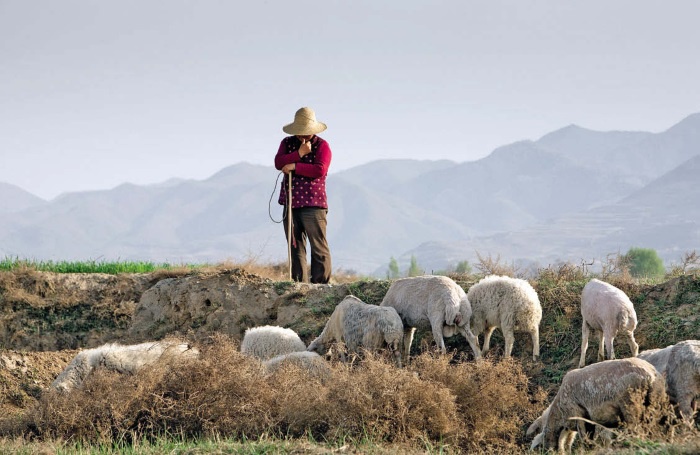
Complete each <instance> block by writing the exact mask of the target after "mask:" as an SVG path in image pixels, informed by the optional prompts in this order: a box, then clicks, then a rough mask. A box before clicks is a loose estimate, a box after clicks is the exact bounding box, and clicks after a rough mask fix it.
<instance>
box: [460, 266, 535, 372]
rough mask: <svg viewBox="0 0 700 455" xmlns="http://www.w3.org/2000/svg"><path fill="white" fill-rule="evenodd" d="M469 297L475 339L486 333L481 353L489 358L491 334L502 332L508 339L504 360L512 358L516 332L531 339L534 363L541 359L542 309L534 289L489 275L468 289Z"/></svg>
mask: <svg viewBox="0 0 700 455" xmlns="http://www.w3.org/2000/svg"><path fill="white" fill-rule="evenodd" d="M467 297H468V298H469V302H470V303H471V306H472V320H471V328H472V332H473V333H474V335H476V336H477V342H478V336H479V335H480V334H481V333H484V345H483V349H482V351H481V354H482V355H486V353H487V352H488V350H489V347H490V343H491V334H493V331H494V330H495V329H496V328H500V329H501V332H503V338H504V339H505V352H504V356H505V357H510V354H511V352H512V350H513V343H514V342H515V332H527V333H529V334H530V337H531V338H532V359H533V360H537V358H538V357H539V356H540V331H539V326H540V321H541V320H542V306H541V305H540V300H539V298H538V297H537V292H536V291H535V289H534V288H533V287H532V286H531V285H530V283H528V282H527V281H525V280H522V279H519V278H511V277H507V276H499V275H489V276H487V277H485V278H482V279H481V280H480V281H479V282H478V283H476V284H475V285H473V286H472V287H470V288H469V292H467Z"/></svg>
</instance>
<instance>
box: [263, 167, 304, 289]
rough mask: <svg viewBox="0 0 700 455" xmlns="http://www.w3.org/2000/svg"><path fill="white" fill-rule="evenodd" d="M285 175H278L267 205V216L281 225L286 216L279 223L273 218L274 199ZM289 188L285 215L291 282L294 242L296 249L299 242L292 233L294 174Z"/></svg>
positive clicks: (289, 179)
mask: <svg viewBox="0 0 700 455" xmlns="http://www.w3.org/2000/svg"><path fill="white" fill-rule="evenodd" d="M281 175H284V172H280V173H279V174H277V179H276V180H275V187H274V188H273V189H272V194H271V195H270V201H269V202H268V203H267V214H268V216H269V217H270V219H271V220H272V222H273V223H278V224H279V223H281V222H283V221H284V215H282V219H281V220H279V221H277V220H276V219H274V218H273V217H272V198H273V197H275V193H276V192H277V185H278V184H279V181H280V176H281ZM287 183H288V187H287V200H286V201H285V204H284V213H286V214H287V223H288V224H287V262H288V264H289V280H290V281H291V280H292V242H294V247H295V248H296V246H297V242H296V240H297V239H296V238H294V232H293V231H292V173H291V172H290V173H289V177H288V179H287Z"/></svg>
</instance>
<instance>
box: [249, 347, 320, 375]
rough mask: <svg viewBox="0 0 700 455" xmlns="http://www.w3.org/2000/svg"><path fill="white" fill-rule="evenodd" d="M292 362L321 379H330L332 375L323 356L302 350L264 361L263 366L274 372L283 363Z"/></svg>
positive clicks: (268, 372)
mask: <svg viewBox="0 0 700 455" xmlns="http://www.w3.org/2000/svg"><path fill="white" fill-rule="evenodd" d="M286 364H292V365H296V366H298V367H300V368H302V369H304V370H306V371H307V372H308V373H309V374H311V375H312V376H314V377H316V378H319V379H321V380H324V381H325V380H328V379H329V378H330V377H331V369H330V367H329V366H328V362H326V361H325V360H324V359H323V357H321V356H320V355H318V354H317V353H315V352H310V351H301V352H290V353H289V354H282V355H278V356H276V357H273V358H271V359H269V360H265V361H264V362H263V367H264V368H265V372H266V373H267V374H272V373H274V372H276V371H277V370H279V369H280V368H281V367H282V366H283V365H286Z"/></svg>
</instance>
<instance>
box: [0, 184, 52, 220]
mask: <svg viewBox="0 0 700 455" xmlns="http://www.w3.org/2000/svg"><path fill="white" fill-rule="evenodd" d="M44 203H46V201H45V200H43V199H41V198H40V197H38V196H35V195H33V194H31V193H30V192H28V191H25V190H23V189H22V188H20V187H18V186H16V185H10V184H9V183H3V182H0V215H2V214H5V213H14V212H20V211H22V210H26V209H30V208H32V207H37V206H40V205H42V204H44Z"/></svg>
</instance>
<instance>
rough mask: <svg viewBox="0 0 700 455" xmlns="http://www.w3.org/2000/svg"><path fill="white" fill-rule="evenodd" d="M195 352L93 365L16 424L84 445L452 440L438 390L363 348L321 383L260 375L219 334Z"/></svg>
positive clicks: (291, 375) (288, 372)
mask: <svg viewBox="0 0 700 455" xmlns="http://www.w3.org/2000/svg"><path fill="white" fill-rule="evenodd" d="M200 350H201V355H200V358H198V359H196V360H187V361H183V360H177V361H176V362H177V363H175V364H173V363H172V362H173V361H175V360H174V359H170V362H171V363H167V362H159V363H158V364H156V365H155V366H153V367H148V368H145V369H144V370H142V371H140V372H139V373H137V374H135V375H133V376H124V375H119V374H116V373H110V372H107V371H104V370H101V371H100V370H98V371H95V372H94V373H93V374H92V375H91V376H90V377H89V378H88V379H87V380H86V381H85V382H84V384H83V387H82V388H81V389H78V390H76V391H74V392H72V393H70V394H66V395H63V394H60V393H57V392H54V391H51V392H48V393H46V394H45V395H44V396H43V397H42V399H41V400H40V402H39V405H38V406H37V407H36V408H35V409H34V410H32V411H31V412H30V413H29V414H28V419H27V422H26V423H25V425H26V427H28V428H30V429H33V432H34V433H35V434H36V435H38V436H39V437H41V438H43V439H45V438H58V439H62V440H69V441H85V442H90V443H94V442H102V443H109V442H115V441H122V440H131V438H142V437H149V436H155V435H162V434H173V433H174V434H178V435H181V436H184V437H187V438H195V437H201V436H211V435H222V436H230V437H238V438H253V439H256V438H258V437H260V436H261V435H274V436H280V437H288V436H300V435H303V434H311V435H313V436H314V437H316V438H321V439H323V438H325V439H330V440H343V439H344V438H346V437H351V438H355V439H357V440H361V439H363V438H366V437H370V438H372V440H376V441H386V442H396V443H402V442H408V441H416V440H425V439H428V440H433V441H440V440H443V439H449V438H455V437H457V433H458V429H459V428H460V425H459V423H458V421H459V420H458V418H457V417H458V416H457V409H456V404H455V397H454V394H453V393H452V392H451V391H450V390H449V389H448V388H446V387H445V386H444V385H443V384H442V383H438V382H432V381H425V380H423V379H419V377H418V376H416V375H415V374H413V373H412V372H410V371H408V370H405V369H397V368H396V367H394V365H393V364H391V363H390V362H387V361H386V360H384V359H383V358H381V357H378V356H374V355H372V354H367V355H366V356H365V358H364V360H363V361H362V362H361V363H359V364H358V365H356V366H354V367H352V366H348V365H344V364H336V365H331V378H330V380H326V381H324V380H322V379H321V378H318V377H314V376H313V374H311V373H309V372H308V371H306V370H304V369H300V368H298V367H295V366H294V365H292V364H290V365H286V366H284V367H282V368H281V369H279V370H278V371H277V372H276V373H274V374H272V375H269V376H266V375H265V373H264V370H263V368H262V364H261V363H260V362H259V361H258V360H255V359H251V358H248V357H245V356H243V355H242V354H240V352H239V351H238V346H237V344H236V343H235V342H233V341H231V340H230V339H229V338H227V337H224V336H223V335H217V336H215V337H213V338H212V342H211V344H209V345H205V346H202V347H201V348H200Z"/></svg>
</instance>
